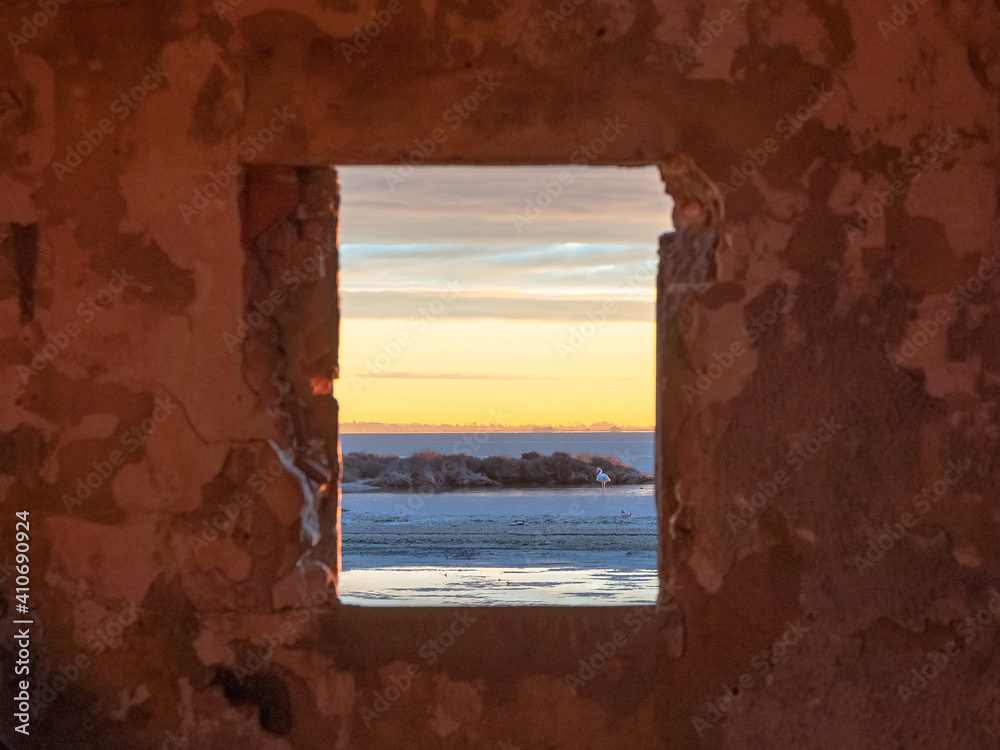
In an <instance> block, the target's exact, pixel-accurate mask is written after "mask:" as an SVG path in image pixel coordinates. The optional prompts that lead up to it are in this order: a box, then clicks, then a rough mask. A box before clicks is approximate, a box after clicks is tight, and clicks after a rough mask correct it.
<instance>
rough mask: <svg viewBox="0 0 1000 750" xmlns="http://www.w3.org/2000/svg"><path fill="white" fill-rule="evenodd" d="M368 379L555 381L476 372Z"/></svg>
mask: <svg viewBox="0 0 1000 750" xmlns="http://www.w3.org/2000/svg"><path fill="white" fill-rule="evenodd" d="M366 377H371V378H381V379H384V380H555V379H556V378H553V377H548V376H538V375H503V374H496V375H495V374H490V373H475V372H439V373H435V372H385V373H379V374H373V375H367V376H366Z"/></svg>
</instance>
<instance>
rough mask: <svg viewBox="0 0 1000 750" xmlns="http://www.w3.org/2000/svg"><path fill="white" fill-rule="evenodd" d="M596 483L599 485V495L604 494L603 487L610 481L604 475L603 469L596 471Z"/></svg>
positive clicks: (609, 478)
mask: <svg viewBox="0 0 1000 750" xmlns="http://www.w3.org/2000/svg"><path fill="white" fill-rule="evenodd" d="M597 481H598V482H600V483H601V494H602V495H603V494H604V485H606V484H607V483H608V482H610V481H611V477H609V476H608V475H607V474H605V473H604V469H601V468H598V469H597Z"/></svg>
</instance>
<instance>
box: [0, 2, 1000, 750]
mask: <svg viewBox="0 0 1000 750" xmlns="http://www.w3.org/2000/svg"><path fill="white" fill-rule="evenodd" d="M0 7H2V8H3V11H2V25H3V31H4V33H5V35H6V37H7V40H6V42H5V43H4V44H2V45H0V241H2V245H0V393H2V395H3V400H2V408H0V512H2V514H3V519H2V523H0V529H2V534H3V536H2V539H3V545H4V549H3V550H2V551H0V558H8V557H9V558H13V543H14V540H13V529H14V521H15V519H14V512H15V511H19V510H30V512H31V516H30V518H31V539H32V542H31V544H32V547H31V579H32V599H31V605H32V610H33V613H34V617H35V619H36V625H35V631H34V641H33V648H34V649H35V653H36V656H35V658H36V663H35V667H34V672H33V677H34V678H35V681H36V682H35V685H34V687H33V692H34V695H35V706H34V709H35V710H34V717H35V718H34V720H33V723H32V736H31V737H30V738H27V739H26V738H24V737H22V736H21V735H19V734H17V733H16V732H14V731H13V726H14V720H13V718H12V716H11V711H10V706H12V705H13V701H12V700H11V698H12V694H13V693H14V692H15V688H14V684H13V681H12V679H11V677H10V669H9V667H10V666H12V664H13V662H14V659H15V650H14V645H13V644H14V641H13V640H12V639H13V635H14V626H12V625H11V624H10V622H11V618H12V617H13V614H14V610H13V606H14V599H13V594H14V581H15V577H14V573H13V570H12V569H11V568H10V567H9V565H8V566H6V567H5V568H4V570H3V573H2V576H3V579H4V580H3V590H4V593H5V599H4V605H3V607H4V612H3V617H4V620H3V625H2V626H0V631H2V632H0V636H2V639H0V654H2V658H3V661H4V678H5V682H4V685H3V691H4V701H3V704H4V706H5V708H4V711H3V718H2V726H3V727H4V739H5V741H7V742H9V743H10V744H11V746H12V747H17V748H20V747H31V748H42V747H44V748H70V747H72V748H90V747H95V748H96V747H100V748H105V749H114V748H139V747H142V748H160V747H178V746H185V747H190V748H229V747H235V746H244V747H253V748H310V749H311V748H328V747H336V748H367V747H372V748H376V747H378V748H389V747H392V748H396V747H406V748H425V747H426V748H430V747H447V748H484V749H486V748H489V749H491V750H492V749H493V748H497V747H504V746H505V745H503V744H502V743H510V745H509V746H512V747H520V748H578V747H579V748H664V749H671V750H672V749H673V748H696V747H713V748H768V749H770V750H775V749H777V748H817V749H819V748H822V749H824V750H826V749H829V750H839V748H880V750H883V749H885V748H945V747H967V748H993V747H997V746H1000V689H998V687H997V685H998V684H1000V679H998V678H1000V651H998V649H1000V595H998V594H996V593H995V592H996V591H997V590H1000V580H998V578H1000V577H998V574H1000V545H998V543H997V541H996V540H997V534H998V532H1000V505H998V494H997V491H998V487H1000V466H998V462H997V455H998V442H1000V416H998V413H997V399H998V396H1000V344H998V335H1000V303H998V296H1000V268H998V265H997V264H998V261H1000V256H998V255H997V253H998V248H1000V245H998V242H997V240H998V234H997V230H998V225H997V205H996V200H997V171H996V166H997V155H998V154H997V145H998V132H997V88H998V86H1000V12H998V10H997V7H996V5H995V4H993V3H988V2H985V1H980V2H976V1H974V0H907V1H906V2H900V3H896V4H890V3H881V2H868V1H867V0H840V2H832V1H828V0H732V1H730V0H705V1H703V2H695V1H693V0H692V1H691V2H682V1H681V0H655V1H654V2H651V3H643V2H633V1H632V0H565V1H564V2H562V3H561V4H560V5H557V4H555V1H554V0H553V2H552V4H550V5H546V4H545V3H542V2H534V1H532V0H495V1H493V2H485V1H478V0H469V2H457V1H456V0H422V1H421V2H415V1H414V2H411V1H410V0H392V1H391V2H390V3H388V4H386V5H380V4H376V3H375V2H371V1H369V0H284V2H276V1H275V0H216V2H214V3H209V2H197V1H196V0H190V1H189V2H186V3H185V2H162V3H140V2H123V3H116V4H109V3H106V2H103V1H99V0H68V2H63V0H40V1H39V2H10V1H9V0H5V2H3V3H2V4H0ZM8 32H9V33H8ZM606 128H613V130H614V132H615V133H616V136H615V137H614V138H613V139H610V138H608V137H603V138H602V133H603V132H604V131H605V129H606ZM569 161H575V162H577V163H594V164H649V163H652V164H659V165H660V166H661V170H662V173H663V177H664V182H665V185H666V188H667V189H668V190H669V192H670V193H671V194H672V195H673V196H674V198H675V199H676V203H677V206H676V210H675V217H674V220H675V225H676V226H677V228H678V231H677V232H676V233H675V234H674V235H673V236H670V237H667V238H664V239H663V240H662V242H661V258H662V263H661V270H660V277H659V294H660V296H659V312H658V321H659V323H658V326H659V328H658V339H659V350H660V351H659V357H658V374H657V379H658V406H657V409H658V418H659V426H660V433H659V438H658V441H659V442H658V445H659V449H658V450H659V454H658V481H659V487H658V491H659V507H660V510H661V532H662V545H661V549H662V554H661V572H662V577H663V581H664V590H663V594H662V597H661V606H659V607H656V608H648V609H640V610H616V609H588V610H577V609H569V610H544V609H524V610H502V609H497V610H490V611H481V610H472V611H469V612H461V611H460V612H452V611H423V610H408V611H392V610H385V611H374V610H357V609H354V608H348V607H341V606H339V605H338V604H337V602H336V590H335V586H336V569H337V554H338V553H337V539H336V530H337V490H336V481H335V476H336V466H337V456H336V405H335V402H334V401H333V400H332V399H330V398H329V396H328V394H329V390H330V379H331V377H335V375H336V369H337V367H336V329H337V312H336V307H335V304H334V303H335V300H336V287H335V284H336V268H337V263H336V255H335V252H334V250H335V248H334V245H333V236H332V232H334V231H335V229H334V214H333V213H332V211H335V203H336V197H335V196H336V192H335V191H336V187H335V181H334V178H333V174H332V172H331V171H330V169H329V165H331V164H338V163H340V164H364V163H388V164H393V165H394V169H396V170H397V174H399V175H400V176H402V175H404V173H405V170H406V169H407V167H408V165H409V164H411V163H418V162H427V163H458V162H462V163H497V164H500V163H503V164H509V163H514V164H516V163H565V162H569ZM248 165H250V166H251V167H252V169H249V170H248V169H247V167H248ZM286 273H290V274H292V276H290V277H286ZM275 293H277V296H276V297H272V296H271V295H273V294H275ZM268 301H270V303H271V306H270V307H267V304H266V303H267V302H268ZM314 542H315V545H314ZM970 618H971V619H970ZM619 631H620V632H621V633H622V634H623V637H624V638H625V641H626V643H625V645H624V646H622V647H621V648H618V649H617V654H616V655H615V656H614V658H612V659H610V660H609V661H608V662H607V663H606V664H604V665H602V666H601V668H599V669H597V670H596V672H594V673H593V674H592V675H591V676H590V677H589V679H586V680H585V684H584V685H582V686H580V687H578V688H577V689H576V690H574V689H572V688H571V686H570V685H568V684H567V681H566V680H565V675H566V674H568V673H576V672H577V671H578V670H579V669H580V660H581V659H585V660H588V661H591V662H593V661H594V659H593V656H594V655H595V654H597V653H599V648H600V644H604V643H607V642H608V641H610V640H612V638H613V636H614V634H615V633H616V632H619ZM619 640H620V639H619ZM595 644H598V645H595Z"/></svg>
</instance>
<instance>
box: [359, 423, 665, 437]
mask: <svg viewBox="0 0 1000 750" xmlns="http://www.w3.org/2000/svg"><path fill="white" fill-rule="evenodd" d="M655 431H656V428H655V427H633V426H627V427H619V428H617V429H609V428H607V427H601V428H590V427H551V428H550V427H538V426H534V427H532V426H522V427H504V426H500V425H476V424H472V425H385V424H377V423H369V424H367V425H365V426H362V423H360V422H359V423H356V424H341V425H340V434H341V435H422V434H429V435H434V434H451V433H462V434H465V433H480V432H489V433H499V434H504V433H513V434H527V435H530V434H535V435H552V434H565V433H579V434H585V433H593V434H601V433H610V434H615V435H628V434H636V433H645V432H655Z"/></svg>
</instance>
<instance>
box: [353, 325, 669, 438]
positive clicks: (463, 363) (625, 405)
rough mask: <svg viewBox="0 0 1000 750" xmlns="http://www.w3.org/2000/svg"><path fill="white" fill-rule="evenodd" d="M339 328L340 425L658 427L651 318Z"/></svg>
mask: <svg viewBox="0 0 1000 750" xmlns="http://www.w3.org/2000/svg"><path fill="white" fill-rule="evenodd" d="M341 326H342V328H341V342H340V363H341V373H340V379H339V380H338V381H337V382H336V383H335V387H334V395H335V396H336V397H337V399H338V401H339V403H340V421H341V422H342V423H344V422H351V421H353V420H357V421H359V422H391V423H411V422H416V423H424V424H439V423H451V424H471V423H480V424H483V423H490V422H497V421H498V420H497V419H496V417H497V415H500V416H501V417H502V419H500V420H499V421H500V422H501V423H503V424H507V425H512V424H513V425H517V424H542V425H544V424H553V425H572V424H581V423H582V424H591V423H594V422H601V421H608V422H614V423H616V424H632V425H651V424H653V422H654V421H655V418H654V395H653V393H654V391H653V381H654V325H653V323H652V322H626V321H621V322H618V321H614V320H611V321H608V322H605V323H604V324H603V325H599V326H594V325H593V324H592V323H590V322H589V321H585V322H574V323H571V322H566V321H560V322H553V321H540V320H493V319H476V320H465V319H438V320H432V321H423V320H407V319H353V320H344V321H343V322H342V324H341ZM574 331H575V332H576V333H575V334H574ZM449 375H451V376H455V375H458V376H460V377H448V376H449ZM393 376H396V377H393ZM442 376H443V377H442Z"/></svg>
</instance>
